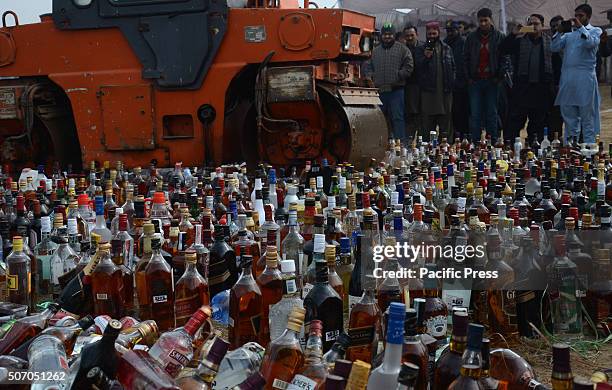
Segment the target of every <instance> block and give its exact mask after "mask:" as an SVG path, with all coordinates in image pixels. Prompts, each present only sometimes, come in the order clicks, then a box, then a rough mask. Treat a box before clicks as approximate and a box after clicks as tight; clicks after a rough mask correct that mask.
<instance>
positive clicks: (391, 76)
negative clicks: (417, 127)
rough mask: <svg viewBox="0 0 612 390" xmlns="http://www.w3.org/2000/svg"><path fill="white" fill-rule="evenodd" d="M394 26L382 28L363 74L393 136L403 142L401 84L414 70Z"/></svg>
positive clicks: (387, 24) (407, 51) (404, 126)
mask: <svg viewBox="0 0 612 390" xmlns="http://www.w3.org/2000/svg"><path fill="white" fill-rule="evenodd" d="M394 34H395V30H394V28H393V25H392V24H390V23H386V24H385V25H384V26H383V28H382V29H381V42H380V45H378V46H377V47H375V48H374V50H373V51H372V58H371V60H370V61H369V62H368V66H367V67H366V70H365V74H366V77H369V78H371V79H372V80H373V82H374V86H375V87H376V88H378V90H379V92H380V100H381V101H382V109H383V112H384V113H385V116H386V118H387V121H388V122H389V123H390V124H391V128H392V132H393V134H392V136H393V137H394V138H396V139H401V140H402V141H404V142H406V121H405V119H404V85H405V83H406V79H407V78H408V77H409V76H410V74H411V73H412V69H413V62H412V55H411V54H410V50H408V48H407V47H406V45H403V44H401V43H399V42H397V41H396V40H395V35H394Z"/></svg>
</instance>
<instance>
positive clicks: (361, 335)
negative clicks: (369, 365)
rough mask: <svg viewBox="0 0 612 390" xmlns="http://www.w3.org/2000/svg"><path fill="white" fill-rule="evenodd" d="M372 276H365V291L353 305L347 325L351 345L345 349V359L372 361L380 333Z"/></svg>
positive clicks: (380, 321) (380, 325) (374, 282)
mask: <svg viewBox="0 0 612 390" xmlns="http://www.w3.org/2000/svg"><path fill="white" fill-rule="evenodd" d="M375 285H376V281H375V280H374V276H371V275H370V276H366V283H365V293H364V294H363V296H362V298H361V300H360V301H359V302H358V303H357V304H356V305H355V306H353V309H352V310H351V315H350V319H349V325H348V334H349V336H350V338H351V345H350V347H349V348H348V349H347V351H346V358H347V360H351V361H355V360H363V361H372V359H373V357H374V355H375V354H376V352H377V349H378V341H379V338H380V336H381V334H382V312H381V311H380V308H379V306H378V303H377V301H376V295H375V294H374V286H375Z"/></svg>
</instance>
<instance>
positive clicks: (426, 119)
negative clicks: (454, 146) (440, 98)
mask: <svg viewBox="0 0 612 390" xmlns="http://www.w3.org/2000/svg"><path fill="white" fill-rule="evenodd" d="M437 127H439V128H440V133H439V134H438V141H442V138H446V139H447V140H448V142H451V140H452V138H453V128H452V126H451V114H450V113H448V114H442V115H423V134H422V136H423V140H424V141H427V142H429V141H430V139H429V138H430V137H429V134H430V132H432V131H436V130H437Z"/></svg>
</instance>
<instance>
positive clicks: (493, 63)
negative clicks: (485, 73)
mask: <svg viewBox="0 0 612 390" xmlns="http://www.w3.org/2000/svg"><path fill="white" fill-rule="evenodd" d="M489 35H490V36H489V67H490V71H491V77H502V71H501V67H500V66H499V60H500V50H499V46H500V44H501V42H502V40H503V39H504V34H503V33H502V32H501V31H499V30H497V29H495V28H494V27H493V26H491V32H489ZM463 53H464V56H463V60H464V63H465V65H464V66H465V74H466V76H467V79H468V80H477V79H478V63H479V62H480V61H479V60H480V29H476V31H472V32H471V33H469V34H468V36H467V38H466V40H465V47H464V51H463Z"/></svg>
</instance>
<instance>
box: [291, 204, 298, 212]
mask: <svg viewBox="0 0 612 390" xmlns="http://www.w3.org/2000/svg"><path fill="white" fill-rule="evenodd" d="M297 210H298V204H297V203H296V202H291V203H289V211H297Z"/></svg>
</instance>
